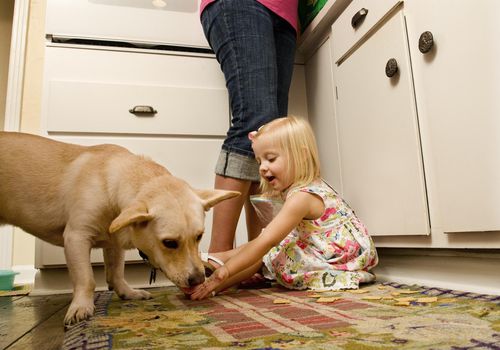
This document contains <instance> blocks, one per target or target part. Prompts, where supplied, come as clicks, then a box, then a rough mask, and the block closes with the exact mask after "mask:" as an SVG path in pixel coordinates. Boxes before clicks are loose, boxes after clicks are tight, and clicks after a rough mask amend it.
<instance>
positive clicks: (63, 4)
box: [45, 0, 210, 49]
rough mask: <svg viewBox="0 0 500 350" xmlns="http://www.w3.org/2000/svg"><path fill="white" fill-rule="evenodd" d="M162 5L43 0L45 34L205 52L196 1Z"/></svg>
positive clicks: (135, 0)
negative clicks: (45, 11)
mask: <svg viewBox="0 0 500 350" xmlns="http://www.w3.org/2000/svg"><path fill="white" fill-rule="evenodd" d="M164 3H165V4H164V6H163V7H156V6H154V1H151V0H150V1H147V0H127V1H124V0H122V1H117V0H47V17H46V27H45V31H46V33H47V34H51V35H53V36H56V37H69V38H72V37H73V38H89V39H104V40H113V41H126V42H133V43H136V44H150V45H151V44H153V45H154V44H164V45H175V46H186V47H201V48H207V49H209V48H210V47H209V45H208V43H207V41H206V39H205V35H204V34H203V29H202V27H201V24H200V14H199V12H198V9H199V6H200V0H165V1H164ZM90 23H92V24H91V25H90Z"/></svg>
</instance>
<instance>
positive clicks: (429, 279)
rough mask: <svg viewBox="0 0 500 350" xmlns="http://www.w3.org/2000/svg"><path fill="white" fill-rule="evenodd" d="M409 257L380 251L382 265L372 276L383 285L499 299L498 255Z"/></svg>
mask: <svg viewBox="0 0 500 350" xmlns="http://www.w3.org/2000/svg"><path fill="white" fill-rule="evenodd" d="M409 253H410V254H408V255H405V254H404V251H398V252H397V253H396V254H394V253H393V252H386V251H384V250H382V251H380V252H379V258H380V262H379V265H378V266H377V267H376V268H375V269H374V270H373V272H374V273H375V274H376V275H377V278H378V279H379V280H381V281H393V282H399V283H405V284H418V285H423V286H428V287H439V288H446V289H455V290H461V291H466V292H473V293H480V294H493V295H500V268H499V265H500V264H499V262H500V260H498V258H497V256H496V255H491V257H489V256H488V255H483V256H474V255H472V256H467V255H466V254H461V255H458V256H454V255H453V254H446V255H418V254H411V253H414V252H409Z"/></svg>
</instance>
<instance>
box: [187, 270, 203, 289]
mask: <svg viewBox="0 0 500 350" xmlns="http://www.w3.org/2000/svg"><path fill="white" fill-rule="evenodd" d="M203 282H205V274H203V273H194V274H192V275H191V276H189V278H188V284H189V286H190V287H194V286H197V285H198V284H202V283H203Z"/></svg>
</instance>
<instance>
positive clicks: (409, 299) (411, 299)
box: [395, 297, 417, 303]
mask: <svg viewBox="0 0 500 350" xmlns="http://www.w3.org/2000/svg"><path fill="white" fill-rule="evenodd" d="M395 300H396V301H397V302H399V303H405V302H407V301H408V302H410V301H415V300H417V298H413V297H406V298H395Z"/></svg>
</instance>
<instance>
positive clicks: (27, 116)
mask: <svg viewBox="0 0 500 350" xmlns="http://www.w3.org/2000/svg"><path fill="white" fill-rule="evenodd" d="M2 1H3V0H0V2H2ZM45 7H46V0H30V8H29V19H28V32H27V40H26V42H27V46H26V58H25V70H24V84H23V100H22V106H21V131H23V132H28V133H33V134H39V133H40V114H41V95H42V79H43V58H44V41H45V34H44V33H45ZM34 263H35V238H34V237H33V236H31V235H29V234H27V233H25V232H23V231H21V230H20V229H17V228H16V229H15V232H14V247H13V253H12V265H13V266H14V267H16V266H26V265H34Z"/></svg>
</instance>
